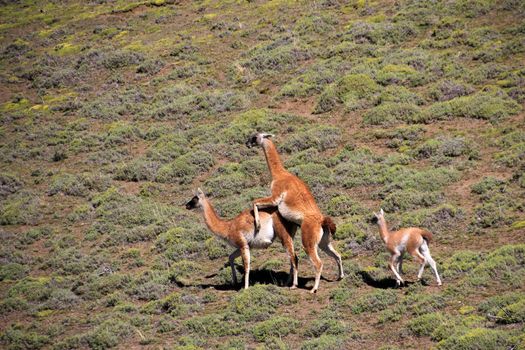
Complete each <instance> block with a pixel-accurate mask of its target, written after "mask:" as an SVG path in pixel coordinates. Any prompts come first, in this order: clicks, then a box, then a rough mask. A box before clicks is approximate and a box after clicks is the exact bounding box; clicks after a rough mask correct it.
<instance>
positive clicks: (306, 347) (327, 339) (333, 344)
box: [301, 334, 344, 350]
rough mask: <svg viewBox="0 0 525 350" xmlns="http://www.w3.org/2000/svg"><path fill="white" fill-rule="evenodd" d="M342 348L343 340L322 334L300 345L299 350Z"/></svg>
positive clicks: (335, 349) (336, 349)
mask: <svg viewBox="0 0 525 350" xmlns="http://www.w3.org/2000/svg"><path fill="white" fill-rule="evenodd" d="M342 347H344V339H343V338H341V337H340V336H334V335H326V334H323V335H321V336H320V337H319V338H316V339H311V340H307V341H305V342H303V343H302V344H301V350H338V349H341V348H342Z"/></svg>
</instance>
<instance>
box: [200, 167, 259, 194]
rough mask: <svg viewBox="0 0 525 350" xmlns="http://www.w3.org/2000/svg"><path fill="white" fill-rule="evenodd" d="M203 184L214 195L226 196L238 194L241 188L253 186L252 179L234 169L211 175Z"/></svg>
mask: <svg viewBox="0 0 525 350" xmlns="http://www.w3.org/2000/svg"><path fill="white" fill-rule="evenodd" d="M204 186H205V187H206V189H207V190H208V191H209V194H210V195H211V196H214V197H226V196H231V195H233V194H240V193H242V191H243V190H245V189H247V188H249V187H251V186H253V180H252V179H251V178H250V177H249V176H248V175H246V174H245V173H243V172H240V171H235V172H231V173H229V174H223V175H222V174H221V175H212V176H210V177H209V178H208V179H207V180H206V182H205V183H204Z"/></svg>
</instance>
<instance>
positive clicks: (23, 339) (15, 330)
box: [0, 324, 51, 350]
mask: <svg viewBox="0 0 525 350" xmlns="http://www.w3.org/2000/svg"><path fill="white" fill-rule="evenodd" d="M0 340H1V341H2V343H4V344H7V345H8V349H13V350H15V349H16V350H18V349H20V350H22V349H41V348H42V347H44V346H46V345H47V344H49V343H50V342H51V339H50V338H49V336H47V335H44V334H39V333H37V332H34V331H31V330H26V329H23V328H22V327H21V326H20V325H16V324H15V325H11V326H10V327H9V328H7V329H6V330H5V331H4V332H2V334H1V335H0Z"/></svg>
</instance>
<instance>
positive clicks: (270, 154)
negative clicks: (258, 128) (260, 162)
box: [262, 139, 286, 179]
mask: <svg viewBox="0 0 525 350" xmlns="http://www.w3.org/2000/svg"><path fill="white" fill-rule="evenodd" d="M262 148H263V150H264V156H265V157H266V163H268V168H269V169H270V173H271V174H272V178H273V179H275V178H276V176H279V174H282V173H283V172H286V170H285V169H284V166H283V163H282V162H281V157H279V153H278V152H277V149H276V148H275V145H274V144H273V142H272V141H271V140H269V139H264V141H263V143H262Z"/></svg>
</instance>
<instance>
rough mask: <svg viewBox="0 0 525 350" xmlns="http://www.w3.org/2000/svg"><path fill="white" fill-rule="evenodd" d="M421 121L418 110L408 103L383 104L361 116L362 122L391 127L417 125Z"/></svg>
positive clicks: (421, 116)
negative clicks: (402, 123)
mask: <svg viewBox="0 0 525 350" xmlns="http://www.w3.org/2000/svg"><path fill="white" fill-rule="evenodd" d="M421 121H423V115H422V112H421V110H420V108H419V107H418V106H416V105H413V104H409V103H395V102H385V103H382V104H380V105H379V106H377V107H374V108H372V109H371V110H369V111H367V112H366V113H365V114H364V115H363V122H364V123H365V124H371V125H391V124H395V123H398V122H406V123H418V122H421Z"/></svg>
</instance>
